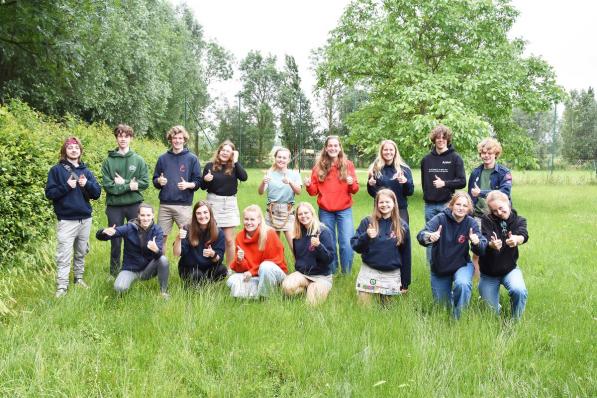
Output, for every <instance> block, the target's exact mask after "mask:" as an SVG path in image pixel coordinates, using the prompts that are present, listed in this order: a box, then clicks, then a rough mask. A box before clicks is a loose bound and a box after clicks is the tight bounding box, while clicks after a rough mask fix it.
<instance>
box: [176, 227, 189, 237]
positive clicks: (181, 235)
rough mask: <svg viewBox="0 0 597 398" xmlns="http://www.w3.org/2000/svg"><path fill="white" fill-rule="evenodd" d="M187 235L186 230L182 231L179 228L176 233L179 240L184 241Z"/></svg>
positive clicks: (182, 229)
mask: <svg viewBox="0 0 597 398" xmlns="http://www.w3.org/2000/svg"><path fill="white" fill-rule="evenodd" d="M187 234H188V231H187V230H186V229H184V228H181V229H180V230H179V231H178V236H179V238H180V239H185V238H186V237H187Z"/></svg>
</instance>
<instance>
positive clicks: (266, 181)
mask: <svg viewBox="0 0 597 398" xmlns="http://www.w3.org/2000/svg"><path fill="white" fill-rule="evenodd" d="M271 179H272V178H271V177H270V175H269V172H267V171H264V172H263V184H264V185H267V184H269V182H270V181H271Z"/></svg>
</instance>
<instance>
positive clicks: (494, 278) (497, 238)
mask: <svg viewBox="0 0 597 398" xmlns="http://www.w3.org/2000/svg"><path fill="white" fill-rule="evenodd" d="M487 206H488V207H489V210H490V212H491V214H489V215H487V216H485V217H483V218H482V220H481V229H482V233H483V236H485V237H486V238H487V240H488V242H489V244H488V245H487V248H486V249H485V251H484V252H483V253H482V254H481V256H480V257H479V267H480V269H481V279H480V280H479V293H480V294H481V297H482V298H483V300H485V301H486V302H487V303H488V304H489V305H490V306H491V307H492V308H493V309H494V310H495V312H497V313H498V314H499V312H500V304H499V301H500V300H499V299H500V285H504V287H505V288H506V289H507V290H508V294H509V295H510V305H511V309H512V318H514V319H519V318H520V317H521V316H522V314H523V312H524V309H525V306H526V303H527V288H526V286H525V284H524V279H523V278H522V271H521V270H520V268H519V267H518V265H517V262H518V246H519V245H522V244H523V243H526V242H527V241H528V240H529V234H528V232H527V220H525V219H524V218H523V217H520V216H519V215H518V214H517V213H516V211H515V210H514V209H512V207H511V206H510V200H509V198H508V196H507V195H505V194H504V193H502V192H500V191H491V192H490V193H489V194H488V195H487Z"/></svg>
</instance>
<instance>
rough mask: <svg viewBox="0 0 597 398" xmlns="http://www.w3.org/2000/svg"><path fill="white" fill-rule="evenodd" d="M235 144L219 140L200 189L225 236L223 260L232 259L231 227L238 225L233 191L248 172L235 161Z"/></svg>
mask: <svg viewBox="0 0 597 398" xmlns="http://www.w3.org/2000/svg"><path fill="white" fill-rule="evenodd" d="M238 155H239V154H238V151H237V150H236V148H235V146H234V144H233V143H232V142H231V141H229V140H226V141H224V142H222V143H221V144H220V146H219V147H218V149H217V150H216V152H215V153H214V155H213V157H212V159H211V161H210V162H208V163H207V164H206V165H205V167H204V168H203V181H202V182H201V189H203V190H207V198H206V200H207V202H208V203H209V205H210V206H211V209H212V211H213V214H214V218H215V219H216V223H217V224H218V227H220V228H222V231H224V237H225V238H226V261H227V262H228V263H229V262H230V261H232V260H233V259H234V229H235V228H236V227H237V226H239V225H240V214H239V210H238V202H237V200H236V193H237V192H238V182H239V181H247V178H248V175H247V172H246V171H245V169H244V168H243V166H242V165H241V164H240V162H239V161H238Z"/></svg>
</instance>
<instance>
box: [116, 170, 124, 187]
mask: <svg viewBox="0 0 597 398" xmlns="http://www.w3.org/2000/svg"><path fill="white" fill-rule="evenodd" d="M114 184H116V185H122V184H124V178H122V177H121V176H120V174H118V173H114Z"/></svg>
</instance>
